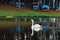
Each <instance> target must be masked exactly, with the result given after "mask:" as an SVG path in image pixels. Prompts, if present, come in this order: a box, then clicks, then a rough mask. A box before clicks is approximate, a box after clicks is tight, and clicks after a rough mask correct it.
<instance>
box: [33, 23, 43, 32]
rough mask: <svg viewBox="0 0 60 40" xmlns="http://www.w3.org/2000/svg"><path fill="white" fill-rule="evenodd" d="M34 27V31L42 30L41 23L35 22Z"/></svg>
mask: <svg viewBox="0 0 60 40" xmlns="http://www.w3.org/2000/svg"><path fill="white" fill-rule="evenodd" d="M33 29H34V31H40V30H42V27H41V26H40V25H39V24H35V25H34V26H33Z"/></svg>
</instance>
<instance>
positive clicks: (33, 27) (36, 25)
mask: <svg viewBox="0 0 60 40" xmlns="http://www.w3.org/2000/svg"><path fill="white" fill-rule="evenodd" d="M31 21H32V26H31V29H32V34H31V35H33V33H34V31H36V32H38V31H40V30H42V27H41V26H40V25H39V24H34V21H33V19H31Z"/></svg>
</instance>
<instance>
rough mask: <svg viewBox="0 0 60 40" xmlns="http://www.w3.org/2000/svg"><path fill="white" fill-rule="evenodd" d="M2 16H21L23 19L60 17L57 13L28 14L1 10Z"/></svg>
mask: <svg viewBox="0 0 60 40" xmlns="http://www.w3.org/2000/svg"><path fill="white" fill-rule="evenodd" d="M0 16H21V17H34V16H38V17H45V16H46V17H60V13H59V12H56V13H51V12H37V11H34V12H31V11H29V12H27V11H25V10H24V11H22V12H19V11H16V10H15V11H8V10H3V9H2V10H0Z"/></svg>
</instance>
